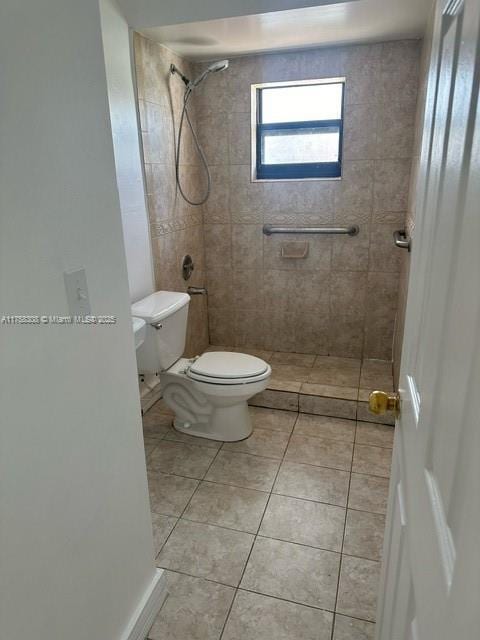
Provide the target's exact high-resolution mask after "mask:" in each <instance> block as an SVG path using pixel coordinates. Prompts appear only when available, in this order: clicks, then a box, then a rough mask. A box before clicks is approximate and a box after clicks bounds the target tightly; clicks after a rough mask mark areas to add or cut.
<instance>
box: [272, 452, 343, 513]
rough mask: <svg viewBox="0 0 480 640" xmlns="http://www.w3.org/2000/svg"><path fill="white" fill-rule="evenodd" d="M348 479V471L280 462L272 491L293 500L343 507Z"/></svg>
mask: <svg viewBox="0 0 480 640" xmlns="http://www.w3.org/2000/svg"><path fill="white" fill-rule="evenodd" d="M349 478H350V474H349V473H348V471H338V470H337V469H327V468H326V467H314V466H312V465H309V464H299V463H297V462H282V466H281V467H280V472H279V474H278V477H277V480H276V481H275V485H274V488H273V491H274V493H279V494H282V495H286V496H292V497H294V498H305V499H306V500H317V501H318V502H327V503H329V504H334V505H338V506H340V507H345V506H346V504H347V494H348V482H349Z"/></svg>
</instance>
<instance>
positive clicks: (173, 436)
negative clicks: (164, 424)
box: [164, 427, 223, 450]
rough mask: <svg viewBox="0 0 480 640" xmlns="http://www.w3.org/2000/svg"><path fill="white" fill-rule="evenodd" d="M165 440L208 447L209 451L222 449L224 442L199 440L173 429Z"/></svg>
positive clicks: (207, 439) (168, 430)
mask: <svg viewBox="0 0 480 640" xmlns="http://www.w3.org/2000/svg"><path fill="white" fill-rule="evenodd" d="M164 440H168V441H170V442H184V443H186V444H193V445H196V446H197V447H207V448H209V449H216V450H218V449H220V447H221V446H222V444H223V443H222V442H220V441H218V440H210V439H209V438H199V437H197V436H189V435H188V433H181V432H180V431H177V430H176V429H174V428H173V427H170V428H169V429H167V431H166V432H165V436H164Z"/></svg>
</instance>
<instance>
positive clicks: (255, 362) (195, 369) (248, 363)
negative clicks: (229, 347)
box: [186, 351, 271, 385]
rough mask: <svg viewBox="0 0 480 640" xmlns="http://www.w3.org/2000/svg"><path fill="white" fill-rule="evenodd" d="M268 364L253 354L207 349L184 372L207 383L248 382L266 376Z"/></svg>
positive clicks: (262, 378)
mask: <svg viewBox="0 0 480 640" xmlns="http://www.w3.org/2000/svg"><path fill="white" fill-rule="evenodd" d="M270 373H271V368H270V366H269V365H268V364H267V363H266V362H264V361H263V360H261V359H260V358H256V357H255V356H251V355H248V354H246V353H233V352H229V351H209V352H207V353H204V354H203V355H202V356H200V357H199V358H198V359H197V360H195V361H194V362H192V364H191V365H190V367H189V368H188V369H187V371H186V374H187V376H188V377H189V378H191V379H192V380H198V381H199V382H206V383H209V384H219V385H220V384H221V385H233V384H249V383H254V382H258V381H260V380H264V379H265V378H268V377H269V375H270Z"/></svg>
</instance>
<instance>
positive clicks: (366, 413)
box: [357, 389, 395, 427]
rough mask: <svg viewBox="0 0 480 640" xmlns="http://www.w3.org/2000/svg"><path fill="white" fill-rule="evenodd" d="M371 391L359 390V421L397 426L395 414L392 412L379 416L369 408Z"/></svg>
mask: <svg viewBox="0 0 480 640" xmlns="http://www.w3.org/2000/svg"><path fill="white" fill-rule="evenodd" d="M369 395H370V391H365V389H359V390H358V398H359V401H358V403H357V420H363V421H365V422H374V423H376V424H386V425H390V426H392V427H393V426H395V414H394V413H393V412H392V411H387V413H384V414H383V415H381V416H377V415H375V414H374V413H372V412H371V411H370V409H369V408H368V397H369Z"/></svg>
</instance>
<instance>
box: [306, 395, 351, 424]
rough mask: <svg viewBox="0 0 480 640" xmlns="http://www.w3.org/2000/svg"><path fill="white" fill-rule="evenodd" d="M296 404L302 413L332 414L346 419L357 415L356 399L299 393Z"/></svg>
mask: <svg viewBox="0 0 480 640" xmlns="http://www.w3.org/2000/svg"><path fill="white" fill-rule="evenodd" d="M298 406H299V408H300V411H301V412H302V413H314V414H316V415H320V416H332V417H334V418H346V419H348V420H355V418H356V417H357V401H356V400H343V399H342V398H330V397H325V396H311V395H307V394H304V393H301V394H300V396H299V399H298Z"/></svg>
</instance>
